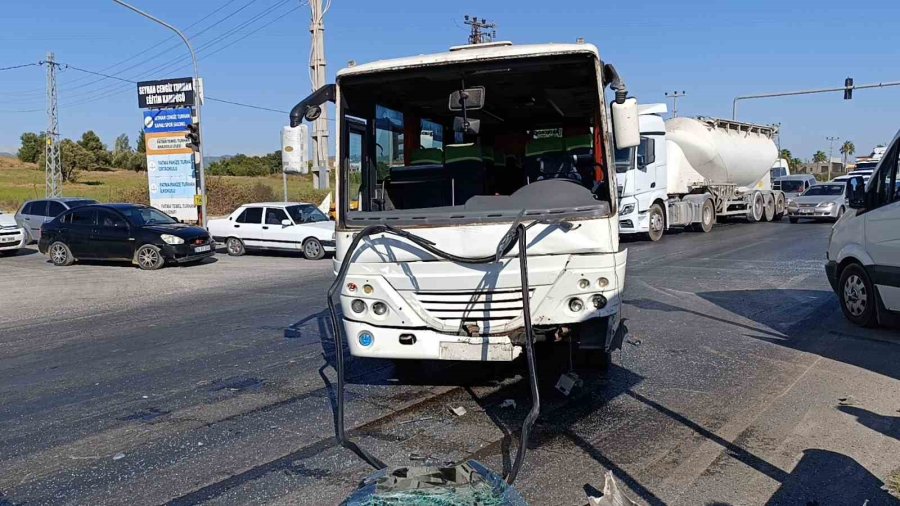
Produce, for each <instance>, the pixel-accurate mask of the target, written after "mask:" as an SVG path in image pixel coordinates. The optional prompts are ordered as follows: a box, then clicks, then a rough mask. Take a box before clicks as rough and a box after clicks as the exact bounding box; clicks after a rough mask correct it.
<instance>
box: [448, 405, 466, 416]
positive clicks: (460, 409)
mask: <svg viewBox="0 0 900 506" xmlns="http://www.w3.org/2000/svg"><path fill="white" fill-rule="evenodd" d="M450 412H451V413H453V414H454V415H456V416H463V415H465V414H466V408H464V407H462V406H457V407H455V408H453V407H451V408H450Z"/></svg>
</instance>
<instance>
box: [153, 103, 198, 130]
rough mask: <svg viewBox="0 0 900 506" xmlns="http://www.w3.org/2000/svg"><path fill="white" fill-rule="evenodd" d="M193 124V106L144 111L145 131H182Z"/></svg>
mask: <svg viewBox="0 0 900 506" xmlns="http://www.w3.org/2000/svg"><path fill="white" fill-rule="evenodd" d="M190 124H191V108H190V107H185V108H181V109H151V110H149V111H144V132H145V133H148V134H154V133H162V132H182V131H186V130H187V129H188V126H189V125H190Z"/></svg>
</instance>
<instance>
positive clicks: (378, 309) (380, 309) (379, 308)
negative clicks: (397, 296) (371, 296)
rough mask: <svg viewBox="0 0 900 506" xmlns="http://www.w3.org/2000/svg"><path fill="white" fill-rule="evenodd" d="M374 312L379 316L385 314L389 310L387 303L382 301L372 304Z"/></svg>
mask: <svg viewBox="0 0 900 506" xmlns="http://www.w3.org/2000/svg"><path fill="white" fill-rule="evenodd" d="M372 312H373V313H375V314H376V315H378V316H384V315H385V314H387V312H388V307H387V304H385V303H384V302H381V301H379V302H376V303H374V304H372Z"/></svg>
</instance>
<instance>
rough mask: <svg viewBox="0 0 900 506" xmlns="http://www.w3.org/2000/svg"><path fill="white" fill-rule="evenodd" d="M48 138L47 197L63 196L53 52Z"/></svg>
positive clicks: (49, 73) (50, 55)
mask: <svg viewBox="0 0 900 506" xmlns="http://www.w3.org/2000/svg"><path fill="white" fill-rule="evenodd" d="M44 63H46V64H47V140H46V145H45V146H44V164H45V172H46V179H47V190H46V193H47V198H53V197H61V196H62V160H61V157H60V153H59V114H58V112H59V109H58V108H57V103H56V67H58V66H59V64H58V63H56V61H55V60H54V56H53V53H52V52H50V53H47V61H45V62H44Z"/></svg>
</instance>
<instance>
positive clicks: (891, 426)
mask: <svg viewBox="0 0 900 506" xmlns="http://www.w3.org/2000/svg"><path fill="white" fill-rule="evenodd" d="M837 409H838V411H841V412H843V413H846V414H848V415H850V416H854V417H856V421H857V422H859V423H860V424H861V425H863V426H865V427H868V428H870V429H872V430H874V431H875V432H880V433H882V434H884V435H885V436H888V437H892V438H894V439H896V440H898V441H900V416H886V415H879V414H878V413H874V412H872V411H869V410H867V409H863V408H860V407H857V406H838V407H837Z"/></svg>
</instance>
